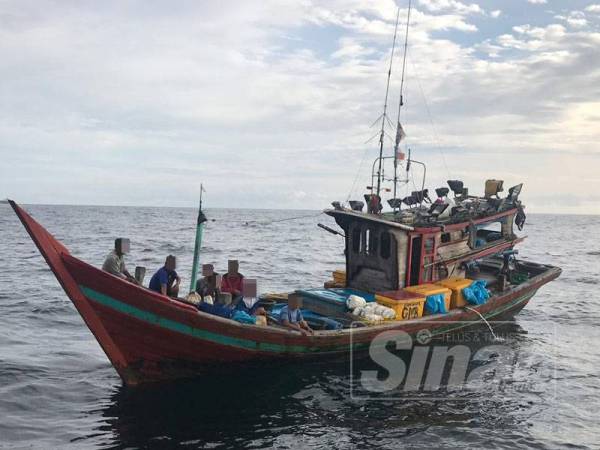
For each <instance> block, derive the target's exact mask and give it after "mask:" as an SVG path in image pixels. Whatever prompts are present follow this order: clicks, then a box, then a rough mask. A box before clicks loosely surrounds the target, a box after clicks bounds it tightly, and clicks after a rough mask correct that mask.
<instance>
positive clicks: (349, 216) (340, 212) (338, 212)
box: [323, 209, 414, 231]
mask: <svg viewBox="0 0 600 450" xmlns="http://www.w3.org/2000/svg"><path fill="white" fill-rule="evenodd" d="M323 212H324V213H325V214H327V215H329V216H331V217H333V218H334V219H341V220H344V219H346V220H349V221H352V220H367V221H370V222H376V223H380V224H383V225H387V226H390V227H394V228H399V229H401V230H404V231H413V230H414V227H412V226H410V225H405V224H403V223H399V222H395V221H393V220H390V219H389V218H387V217H386V216H383V215H378V214H368V213H364V212H359V211H353V210H351V209H326V210H325V211H323Z"/></svg>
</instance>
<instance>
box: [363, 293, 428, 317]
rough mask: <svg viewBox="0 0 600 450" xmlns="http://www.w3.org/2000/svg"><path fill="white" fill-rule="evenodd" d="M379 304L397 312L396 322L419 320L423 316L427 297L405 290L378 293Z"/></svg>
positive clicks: (376, 295) (376, 298) (376, 297)
mask: <svg viewBox="0 0 600 450" xmlns="http://www.w3.org/2000/svg"><path fill="white" fill-rule="evenodd" d="M375 300H376V301H377V303H379V304H380V305H383V306H387V307H388V308H392V309H393V310H394V311H396V320H411V319H418V318H419V317H422V316H423V307H424V306H425V297H424V296H423V295H421V294H416V293H414V292H407V291H405V290H398V291H387V292H378V293H377V294H375Z"/></svg>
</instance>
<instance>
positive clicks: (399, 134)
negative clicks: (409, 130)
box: [396, 122, 406, 148]
mask: <svg viewBox="0 0 600 450" xmlns="http://www.w3.org/2000/svg"><path fill="white" fill-rule="evenodd" d="M405 137H406V133H405V132H404V128H402V125H401V124H400V122H398V130H397V131H396V148H398V145H400V142H401V141H402V139H404V138H405Z"/></svg>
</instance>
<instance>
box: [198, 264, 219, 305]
mask: <svg viewBox="0 0 600 450" xmlns="http://www.w3.org/2000/svg"><path fill="white" fill-rule="evenodd" d="M219 277H220V276H219V274H218V273H217V272H215V268H214V266H213V265H212V264H203V265H202V278H200V279H199V280H198V281H197V282H196V292H197V293H198V294H200V297H202V300H203V301H204V298H205V297H211V298H212V299H213V301H215V300H216V299H217V298H218V295H219V284H220V283H219Z"/></svg>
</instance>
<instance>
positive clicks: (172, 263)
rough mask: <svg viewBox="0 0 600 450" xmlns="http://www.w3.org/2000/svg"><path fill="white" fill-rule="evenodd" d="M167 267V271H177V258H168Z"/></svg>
mask: <svg viewBox="0 0 600 450" xmlns="http://www.w3.org/2000/svg"><path fill="white" fill-rule="evenodd" d="M165 267H166V268H167V270H175V269H176V268H177V260H176V259H175V258H167V261H166V262H165Z"/></svg>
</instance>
